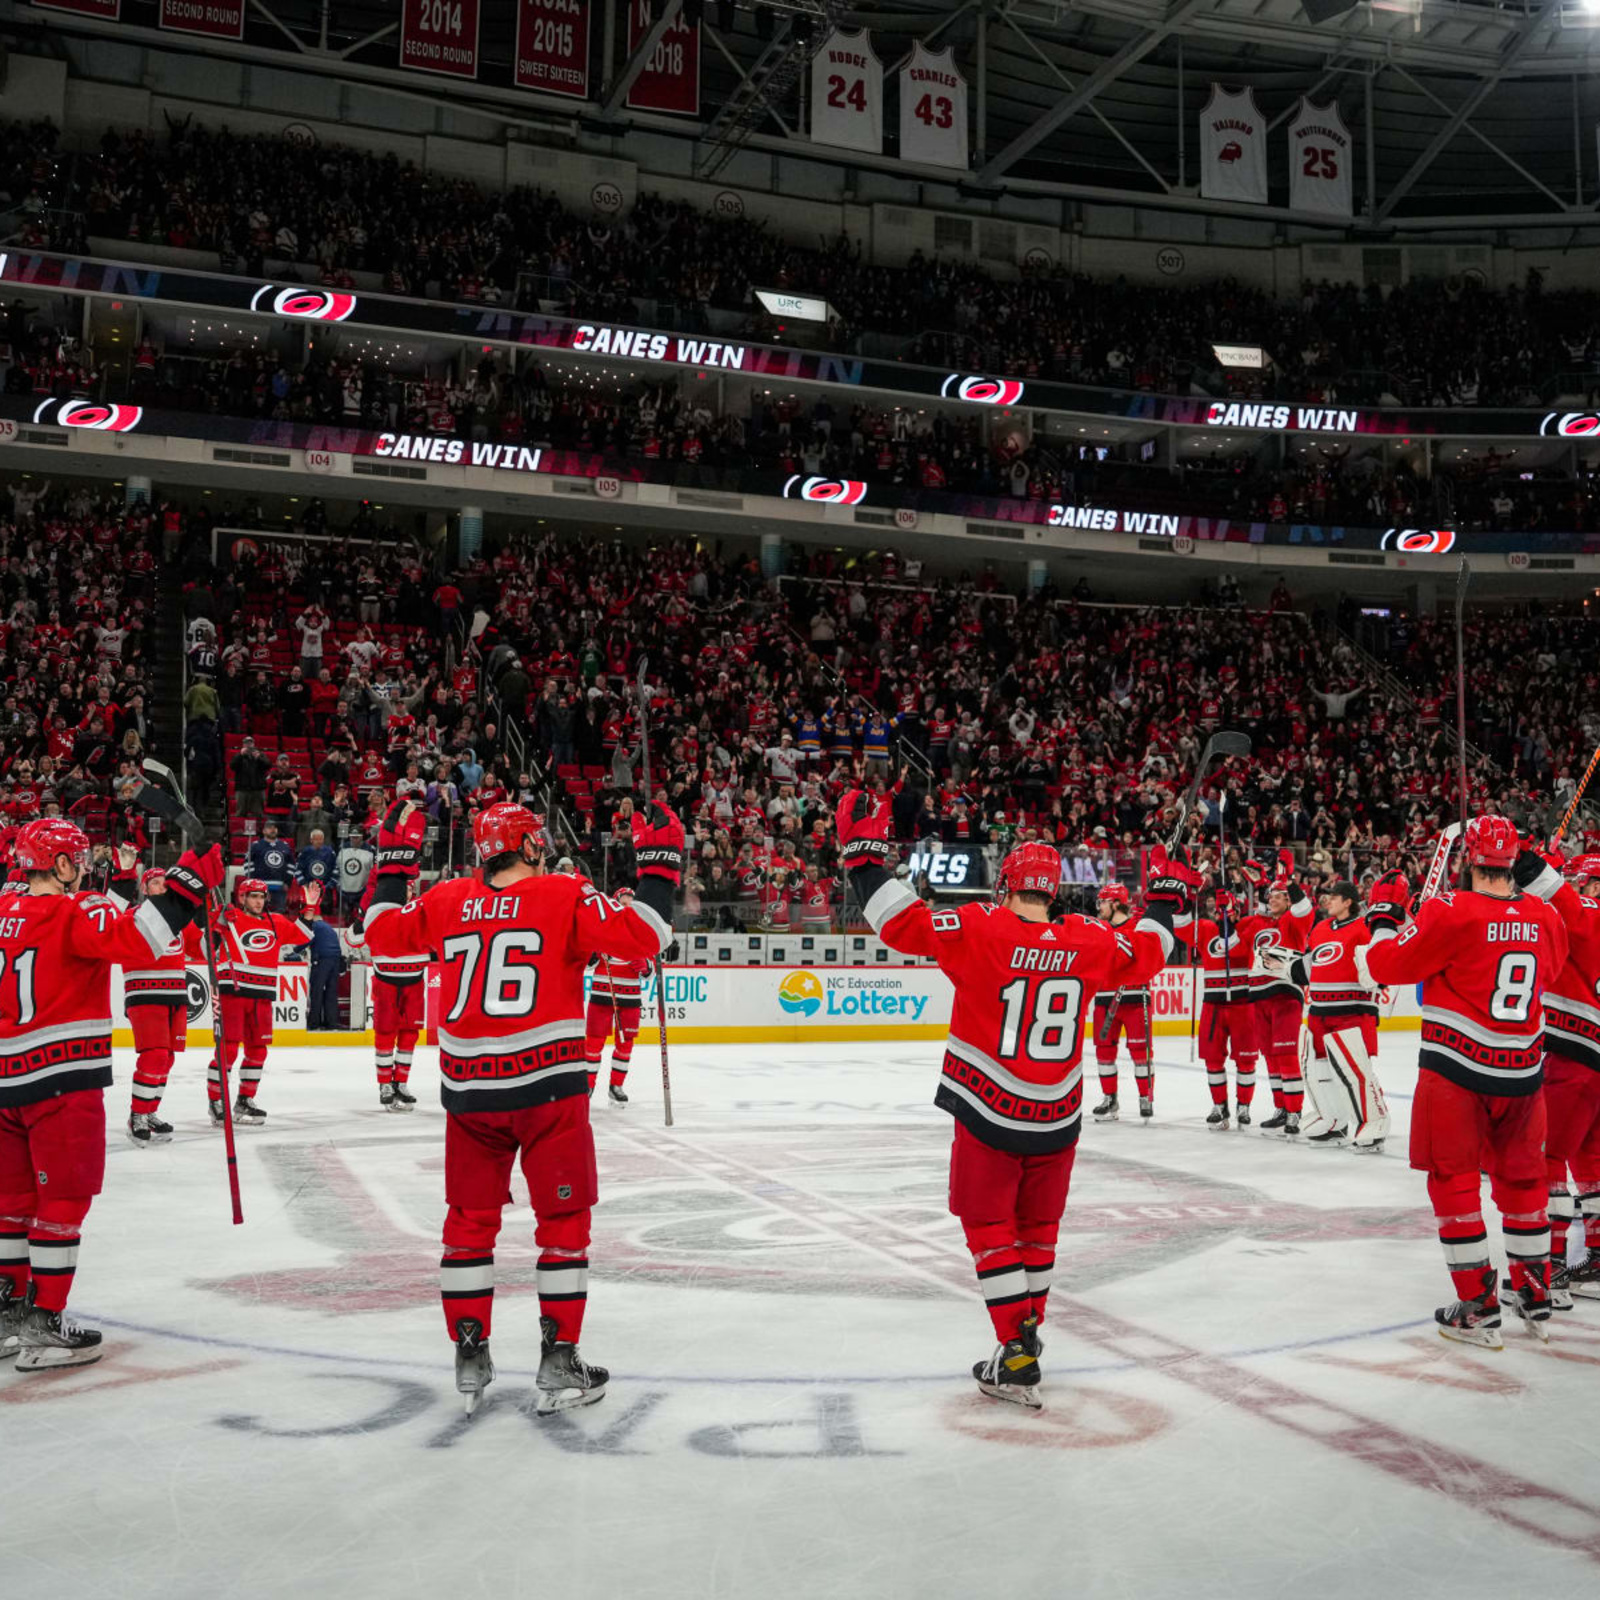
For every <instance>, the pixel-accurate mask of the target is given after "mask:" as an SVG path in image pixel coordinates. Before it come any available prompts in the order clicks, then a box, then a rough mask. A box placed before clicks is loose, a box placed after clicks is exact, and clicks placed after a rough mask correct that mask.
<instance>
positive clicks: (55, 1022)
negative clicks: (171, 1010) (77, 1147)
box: [0, 893, 172, 1107]
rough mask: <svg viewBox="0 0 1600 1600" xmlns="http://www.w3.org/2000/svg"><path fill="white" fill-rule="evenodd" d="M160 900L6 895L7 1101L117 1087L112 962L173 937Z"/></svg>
mask: <svg viewBox="0 0 1600 1600" xmlns="http://www.w3.org/2000/svg"><path fill="white" fill-rule="evenodd" d="M171 939H172V930H171V928H170V927H168V925H167V923H166V920H165V919H164V918H163V917H162V916H161V914H160V913H159V912H158V911H157V910H156V909H155V907H154V906H152V905H144V906H141V907H140V908H139V909H138V910H137V911H126V910H124V909H123V908H122V907H121V906H119V905H118V904H117V903H116V902H115V901H114V900H111V899H109V898H108V897H107V896H105V895H103V894H95V893H84V894H75V895H55V894H37V895H35V894H19V893H11V894H7V895H6V896H5V897H4V898H0V1107H4V1106H19V1105H31V1104H32V1103H33V1102H35V1101H38V1100H49V1099H51V1098H52V1097H53V1096H55V1095H59V1094H67V1093H68V1092H69V1091H71V1090H74V1089H106V1088H109V1087H110V1086H111V968H112V966H113V965H115V964H117V963H119V962H120V963H121V964H122V965H123V966H125V967H138V966H141V965H143V964H144V963H146V962H148V961H149V960H150V958H151V957H152V956H153V955H155V954H156V953H157V952H159V951H161V950H164V949H165V948H166V947H167V945H168V944H169V943H170V942H171Z"/></svg>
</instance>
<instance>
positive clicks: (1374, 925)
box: [1367, 872, 1411, 933]
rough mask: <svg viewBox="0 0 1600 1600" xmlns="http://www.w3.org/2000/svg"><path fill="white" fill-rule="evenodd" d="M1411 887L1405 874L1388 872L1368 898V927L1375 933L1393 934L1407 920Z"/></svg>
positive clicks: (1373, 887) (1373, 888)
mask: <svg viewBox="0 0 1600 1600" xmlns="http://www.w3.org/2000/svg"><path fill="white" fill-rule="evenodd" d="M1410 900H1411V885H1410V884H1409V883H1407V882H1406V875H1405V873H1403V872H1386V873H1384V875H1383V876H1382V877H1381V878H1379V879H1378V881H1377V882H1376V883H1375V884H1373V886H1372V893H1371V894H1370V895H1368V896H1367V926H1368V927H1369V928H1370V929H1371V930H1372V931H1373V932H1374V933H1378V932H1383V931H1387V932H1389V933H1393V932H1394V930H1395V929H1396V928H1398V927H1399V926H1400V924H1401V923H1402V922H1404V921H1405V920H1406V907H1407V905H1408V904H1409V903H1410Z"/></svg>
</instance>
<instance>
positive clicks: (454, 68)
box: [400, 0, 478, 78]
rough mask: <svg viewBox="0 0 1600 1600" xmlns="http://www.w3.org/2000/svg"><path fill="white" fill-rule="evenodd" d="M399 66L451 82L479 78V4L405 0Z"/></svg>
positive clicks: (471, 0)
mask: <svg viewBox="0 0 1600 1600" xmlns="http://www.w3.org/2000/svg"><path fill="white" fill-rule="evenodd" d="M400 65H401V66H402V67H410V68H412V69H413V71H416V72H442V73H444V74H446V76H448V77H452V78H476V77H477V76H478V0H405V4H404V7H403V8H402V10H401V13H400Z"/></svg>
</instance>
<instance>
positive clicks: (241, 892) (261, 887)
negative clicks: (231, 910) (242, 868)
mask: <svg viewBox="0 0 1600 1600" xmlns="http://www.w3.org/2000/svg"><path fill="white" fill-rule="evenodd" d="M267 892H268V890H267V881H266V879H265V878H240V880H239V881H238V882H237V883H236V884H234V886H233V898H234V899H235V900H243V899H244V897H245V896H246V895H247V894H266V893H267Z"/></svg>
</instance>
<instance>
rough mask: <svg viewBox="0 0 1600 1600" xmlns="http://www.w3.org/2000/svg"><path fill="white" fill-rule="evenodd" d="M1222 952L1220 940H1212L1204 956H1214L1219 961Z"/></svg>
mask: <svg viewBox="0 0 1600 1600" xmlns="http://www.w3.org/2000/svg"><path fill="white" fill-rule="evenodd" d="M1222 952H1223V944H1222V941H1221V940H1220V939H1213V940H1212V941H1211V943H1210V944H1209V945H1207V946H1206V954H1207V955H1212V956H1216V957H1217V958H1218V959H1219V960H1220V959H1221V956H1222Z"/></svg>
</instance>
